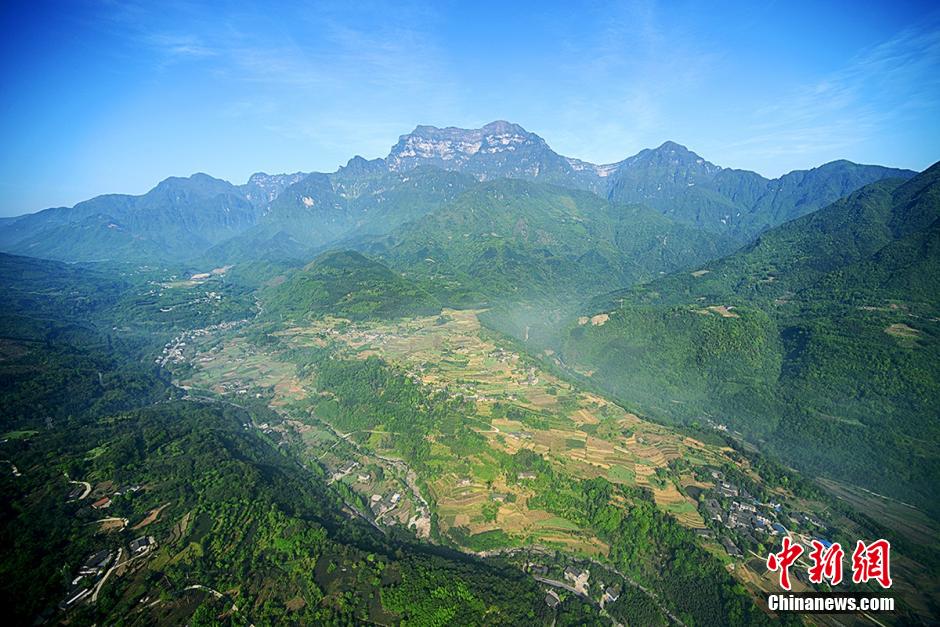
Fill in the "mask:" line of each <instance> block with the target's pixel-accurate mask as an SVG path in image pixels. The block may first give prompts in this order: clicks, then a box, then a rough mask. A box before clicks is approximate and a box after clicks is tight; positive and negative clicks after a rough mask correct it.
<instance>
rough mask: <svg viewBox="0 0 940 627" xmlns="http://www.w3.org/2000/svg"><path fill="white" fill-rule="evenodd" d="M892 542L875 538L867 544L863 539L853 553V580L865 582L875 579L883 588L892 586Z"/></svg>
mask: <svg viewBox="0 0 940 627" xmlns="http://www.w3.org/2000/svg"><path fill="white" fill-rule="evenodd" d="M890 554H891V543H890V542H888V541H887V540H875V541H874V542H872V543H871V544H869V545H867V546H866V545H865V543H864V542H862V541H861V540H859V541H858V544H857V545H855V551H854V552H853V553H852V581H853V582H855V583H865V582H867V581H870V580H872V579H874V580H875V581H877V582H878V583H879V584H881V587H882V588H890V587H891V561H890Z"/></svg>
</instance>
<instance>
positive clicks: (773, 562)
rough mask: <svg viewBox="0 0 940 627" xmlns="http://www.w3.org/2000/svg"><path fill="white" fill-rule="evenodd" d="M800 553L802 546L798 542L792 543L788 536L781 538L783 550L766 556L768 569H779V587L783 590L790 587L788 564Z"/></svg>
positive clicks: (801, 552)
mask: <svg viewBox="0 0 940 627" xmlns="http://www.w3.org/2000/svg"><path fill="white" fill-rule="evenodd" d="M802 554H803V547H801V546H800V545H799V544H792V543H791V542H790V538H786V537H785V538H784V539H783V550H782V551H780V552H779V553H771V554H770V555H768V556H767V568H768V569H769V570H778V569H779V570H780V587H781V588H783V589H784V590H789V589H790V565H791V564H793V562H795V561H796V560H797V558H799V557H800V555H802Z"/></svg>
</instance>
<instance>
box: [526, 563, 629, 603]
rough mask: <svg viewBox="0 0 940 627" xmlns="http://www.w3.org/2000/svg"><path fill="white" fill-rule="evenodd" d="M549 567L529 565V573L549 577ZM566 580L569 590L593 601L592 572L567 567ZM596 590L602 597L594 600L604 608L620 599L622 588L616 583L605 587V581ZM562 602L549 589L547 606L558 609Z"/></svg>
mask: <svg viewBox="0 0 940 627" xmlns="http://www.w3.org/2000/svg"><path fill="white" fill-rule="evenodd" d="M548 570H549V569H548V567H547V566H543V565H539V564H531V565H529V572H530V573H531V574H533V575H535V576H536V577H545V576H546V575H548ZM563 576H564V580H565V582H567V583H566V586H567V587H568V589H570V590H573V591H574V592H575V593H577V594H579V595H581V596H583V597H585V598H587V599H591V598H592V597H591V595H590V587H591V584H590V583H589V582H588V580H589V579H590V578H591V571H590V570H587V569H581V568H578V567H576V566H571V565H569V566H566V567H565V570H564V573H563ZM542 581H545V582H549V580H547V579H542ZM596 589H597V590H598V591H599V594H600V596H599V597H598V598H595V599H593V600H594V601H596V602H597V603H598V605H600V606H601V607H602V608H603V607H604V605H606V604H608V603H613V602H614V601H616V600H617V599H619V598H620V592H621V586H620V584H619V583H615V584H612V585H609V586H605V585H604V582H603V581H598V582H597V586H596ZM560 602H561V598H560V597H559V596H558V593H557V592H556V591H555V590H553V589H551V588H549V589H548V590H547V591H546V593H545V604H546V605H548V606H549V607H551V608H554V607H556V606H557V605H558V604H559V603H560Z"/></svg>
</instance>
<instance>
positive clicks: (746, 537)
mask: <svg viewBox="0 0 940 627" xmlns="http://www.w3.org/2000/svg"><path fill="white" fill-rule="evenodd" d="M711 476H712V478H713V479H715V482H716V483H715V487H714V489H713V490H712V491H711V493H706V498H705V500H704V501H702V502H701V504H700V511H701V513H702V515H703V517H704V518H705V520H706V521H707V522H710V523H712V527H716V528H717V529H718V531H719V534H720V536H721V537H720V538H719V542H720V543H721V545H722V546H723V547H724V548H725V550H726V551H727V552H728V554H729V555H731V556H732V557H743V555H744V551H742V550H741V548H739V547H738V545H736V544H735V543H734V541H733V540H732V539H731V537H729V536H731V535H734V536H735V537H736V538H737V540H738V542H739V543H742V544H743V545H746V546H748V547H751V548H756V547H757V546H758V545H761V544H767V543H768V541H770V542H772V541H773V538H774V537H782V536H787V535H790V534H789V532H788V530H787V528H786V527H785V526H784V523H785V522H787V523H791V524H793V525H794V526H809V525H813V526H816V527H819V528H822V527H823V526H824V525H823V523H822V522H821V521H819V520H818V519H817V518H815V517H813V516H810V515H808V514H805V513H802V512H797V513H791V514H790V515H789V516H786V515H784V514H783V513H782V511H781V509H782V508H781V504H780V503H776V502H770V503H760V502H759V501H758V500H757V499H756V498H754V496H753V495H751V494H750V493H748V491H747V490H746V489H745V488H744V487H742V486H739V485H737V484H735V483H732V482H729V481H726V480H725V477H724V475H723V473H721V472H720V471H718V470H712V471H711ZM723 531H724V532H725V533H722V532H723ZM696 533H697V534H698V535H699V536H702V537H706V538H714V537H715V534H714V532H712V531H711V530H708V529H700V530H698V531H697V532H696Z"/></svg>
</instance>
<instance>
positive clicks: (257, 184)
mask: <svg viewBox="0 0 940 627" xmlns="http://www.w3.org/2000/svg"><path fill="white" fill-rule="evenodd" d="M913 175H914V173H913V172H910V171H907V170H897V169H892V168H884V167H881V166H869V165H858V164H854V163H850V162H848V161H836V162H833V163H829V164H826V165H823V166H820V167H818V168H815V169H812V170H806V171H795V172H791V173H789V174H787V175H785V176H783V177H780V178H779V179H773V180H768V179H765V178H763V177H761V176H760V175H758V174H756V173H754V172H748V171H743V170H730V169H724V168H721V167H719V166H716V165H714V164H712V163H709V162H708V161H706V160H704V159H702V158H701V157H699V156H698V155H696V154H695V153H694V152H691V151H689V150H687V149H686V148H684V147H683V146H680V145H678V144H675V143H672V142H666V143H665V144H663V145H662V146H660V147H659V148H656V149H651V150H643V151H641V152H640V153H639V154H637V155H634V156H633V157H630V158H627V159H624V160H623V161H620V162H618V163H614V164H607V165H595V164H591V163H587V162H584V161H580V160H577V159H572V158H568V157H564V156H562V155H559V154H558V153H556V152H554V151H553V150H552V149H551V148H550V147H549V146H548V144H547V143H546V142H545V140H544V139H542V138H541V137H539V136H538V135H536V134H534V133H530V132H528V131H526V130H525V129H523V128H522V127H521V126H518V125H516V124H511V123H509V122H493V123H491V124H487V125H486V126H484V127H482V128H480V129H470V130H467V129H458V128H443V129H441V128H436V127H432V126H419V127H417V128H416V129H415V130H414V131H413V132H412V133H409V134H407V135H403V136H401V138H399V141H398V143H397V144H395V145H394V146H393V147H392V150H391V152H390V153H389V155H388V156H387V157H386V158H385V159H373V160H366V159H364V158H362V157H358V156H357V157H354V158H353V159H351V160H350V161H349V163H348V164H347V165H346V166H344V167H341V168H339V169H338V170H337V171H336V172H333V173H330V174H323V173H316V172H315V173H303V172H298V173H294V174H277V175H268V174H264V173H258V174H255V175H252V176H251V178H250V179H249V180H248V182H247V183H246V184H244V185H240V186H236V185H232V184H230V183H228V182H226V181H222V180H219V179H215V178H212V177H210V176H208V175H206V174H195V175H193V176H191V177H189V178H176V177H174V178H169V179H166V180H165V181H163V182H161V183H160V184H159V185H157V186H156V187H155V188H154V189H153V190H151V191H149V192H147V193H146V194H144V195H142V196H129V195H120V194H109V195H105V196H98V197H96V198H93V199H91V200H88V201H85V202H82V203H79V204H78V205H75V206H74V207H72V208H64V207H60V208H54V209H47V210H44V211H40V212H38V213H35V214H29V215H24V216H20V217H17V218H6V219H2V220H0V250H3V251H6V252H11V253H17V254H24V255H30V256H35V257H41V258H49V259H57V260H64V261H95V260H112V261H129V262H135V263H141V262H190V263H192V262H197V261H203V260H212V261H220V262H232V261H241V260H249V259H281V260H283V259H290V260H294V261H306V260H309V258H310V257H311V256H312V254H313V253H315V252H316V251H317V250H322V249H324V248H326V247H330V246H333V245H336V244H338V243H340V242H344V241H346V242H349V241H353V240H355V239H356V238H359V240H360V241H362V240H363V239H364V238H365V239H367V238H369V237H375V236H385V235H387V234H389V233H391V232H392V231H393V230H394V229H396V228H397V227H399V226H401V225H403V224H405V223H408V222H411V221H413V220H416V219H417V218H420V217H422V216H424V215H426V214H428V213H430V212H432V211H434V210H436V209H438V208H440V207H443V206H444V205H446V204H448V203H452V202H455V201H456V200H457V197H458V196H459V195H460V194H462V193H464V192H468V191H470V190H471V188H475V187H476V186H477V185H479V184H480V183H486V182H489V181H493V180H495V179H504V178H511V179H523V180H527V181H532V182H536V183H545V184H551V185H556V186H560V187H565V188H570V189H576V190H584V191H588V192H591V193H593V194H595V195H597V196H598V197H600V198H601V199H603V200H604V201H607V202H608V203H610V204H624V203H628V204H642V205H645V206H647V207H649V208H651V209H655V210H658V211H659V212H661V213H663V214H665V215H666V217H668V218H669V219H671V220H673V221H675V222H678V223H682V224H687V225H692V226H694V227H696V228H698V229H701V230H703V231H707V232H710V233H716V234H721V235H724V236H730V237H732V238H734V240H735V241H737V242H738V243H744V242H747V241H749V240H750V239H751V238H752V237H753V236H754V235H756V234H758V233H760V232H761V231H763V230H765V229H767V228H770V227H772V226H775V225H777V224H781V223H783V222H785V221H787V220H790V219H792V218H795V217H798V216H800V215H804V214H806V213H810V212H812V211H815V210H816V209H819V208H820V207H822V206H825V205H827V204H829V203H831V202H833V201H835V200H836V199H838V198H840V197H842V196H844V195H846V194H848V193H851V192H852V191H854V190H855V189H858V188H859V187H861V186H863V185H866V184H868V183H871V182H874V181H878V180H881V179H885V178H892V177H897V178H902V179H905V178H910V177H911V176H913Z"/></svg>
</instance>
